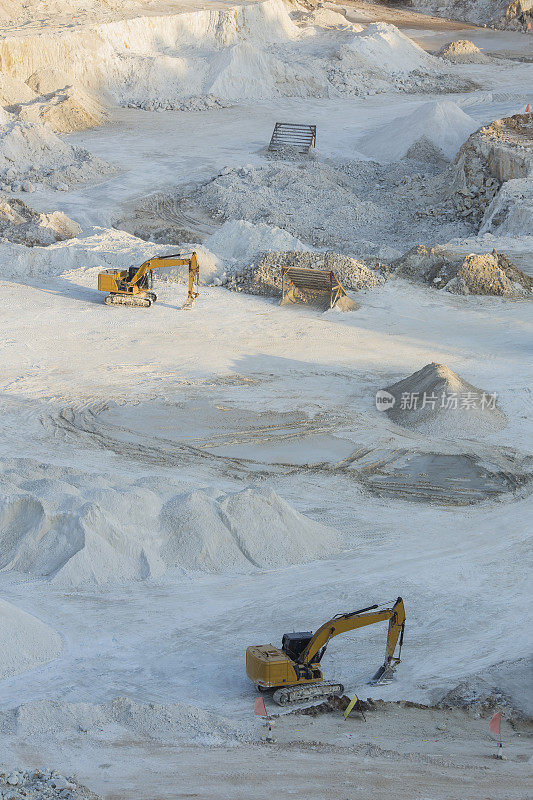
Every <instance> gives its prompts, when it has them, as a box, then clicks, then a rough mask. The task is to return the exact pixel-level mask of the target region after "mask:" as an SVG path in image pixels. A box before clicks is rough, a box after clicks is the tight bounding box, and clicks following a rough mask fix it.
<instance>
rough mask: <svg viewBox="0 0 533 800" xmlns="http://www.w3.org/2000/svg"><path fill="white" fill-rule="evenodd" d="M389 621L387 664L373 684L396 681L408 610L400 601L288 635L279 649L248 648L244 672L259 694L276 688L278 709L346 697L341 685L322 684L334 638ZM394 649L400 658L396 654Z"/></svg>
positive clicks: (374, 678) (270, 646) (339, 616)
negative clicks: (326, 656)
mask: <svg viewBox="0 0 533 800" xmlns="http://www.w3.org/2000/svg"><path fill="white" fill-rule="evenodd" d="M386 621H388V623H389V628H388V632H387V650H386V654H385V661H384V663H383V664H382V665H381V667H380V668H379V669H378V671H377V672H376V674H375V675H374V677H373V678H372V679H371V680H370V683H371V684H372V685H376V684H380V683H387V682H389V681H390V680H392V676H393V672H394V670H395V668H396V666H397V665H398V664H399V663H400V654H401V650H402V644H403V633H404V629H405V609H404V605H403V600H402V598H401V597H398V599H397V600H396V602H395V603H394V605H393V606H392V607H391V608H387V607H385V606H380V605H379V604H376V605H373V606H368V608H361V609H359V611H351V612H349V613H347V614H338V615H337V616H336V617H333V619H330V620H329V621H328V622H326V623H324V625H322V627H320V628H319V629H318V630H317V631H316V632H315V633H312V632H311V631H304V632H301V633H286V634H285V635H284V636H283V639H282V643H281V650H280V649H279V648H277V647H274V645H272V644H261V645H255V646H252V647H248V648H247V650H246V674H247V675H248V677H249V678H250V680H252V681H253V682H254V683H255V685H256V686H257V688H258V689H259V691H263V692H264V691H268V690H269V689H275V691H274V693H273V695H272V699H273V700H274V701H275V702H276V703H278V704H279V705H285V703H295V702H299V701H300V700H316V699H319V698H323V697H327V696H328V695H332V694H342V692H343V691H344V686H343V685H342V683H335V682H332V681H324V680H322V671H321V669H320V661H321V659H322V656H323V655H324V653H325V651H326V647H327V646H328V643H329V641H330V639H332V638H333V637H334V636H338V635H339V633H346V632H347V631H353V630H355V629H356V628H364V627H365V626H366V625H373V624H374V623H376V622H386ZM396 645H398V655H397V656H395V655H394V653H395V651H396Z"/></svg>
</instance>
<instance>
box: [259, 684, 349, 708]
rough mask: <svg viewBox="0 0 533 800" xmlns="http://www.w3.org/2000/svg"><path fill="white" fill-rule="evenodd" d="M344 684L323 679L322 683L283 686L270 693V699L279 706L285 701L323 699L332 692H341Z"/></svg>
mask: <svg viewBox="0 0 533 800" xmlns="http://www.w3.org/2000/svg"><path fill="white" fill-rule="evenodd" d="M343 692H344V686H343V685H342V683H336V682H335V681H323V682H322V683H308V684H306V685H303V686H298V684H296V686H284V687H283V688H282V689H277V690H276V691H275V692H274V694H273V695H272V699H273V700H274V702H275V703H277V704H278V705H280V706H284V705H286V704H287V703H299V702H301V701H305V700H325V699H326V698H327V697H330V696H331V695H332V694H339V695H340V694H342V693H343Z"/></svg>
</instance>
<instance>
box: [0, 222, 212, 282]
mask: <svg viewBox="0 0 533 800" xmlns="http://www.w3.org/2000/svg"><path fill="white" fill-rule="evenodd" d="M44 216H49V215H44ZM50 216H53V215H50ZM56 222H57V223H58V220H57V218H56ZM56 222H54V224H56ZM191 249H192V248H189V247H184V248H182V250H183V252H190V250H191ZM194 249H195V250H196V251H197V253H198V258H199V261H200V281H201V282H202V283H209V282H210V281H211V280H212V278H213V276H214V275H215V274H216V272H217V269H218V266H217V265H218V262H217V259H216V258H215V257H214V256H213V254H212V253H210V252H209V251H208V250H207V249H206V248H205V247H202V246H201V245H194ZM169 250H171V248H170V247H169V245H161V244H155V243H154V242H146V241H145V240H144V239H139V238H138V237H137V236H132V235H131V234H129V233H126V232H125V231H121V230H116V229H115V228H111V229H108V228H99V227H94V228H92V229H91V230H89V231H87V235H85V236H80V237H75V238H72V239H68V240H66V241H58V242H55V243H54V244H51V245H49V246H48V247H39V246H36V247H32V248H28V247H25V246H24V245H22V244H14V243H12V242H0V277H3V278H17V279H19V280H20V279H22V280H23V279H24V278H30V277H31V278H49V277H52V276H54V275H61V274H62V273H64V272H68V271H69V270H74V269H87V268H94V267H102V268H111V267H116V268H117V269H123V268H125V267H129V266H132V265H134V264H142V262H143V261H146V259H148V258H150V257H152V256H155V255H163V254H164V253H168V252H169ZM171 252H175V250H174V251H172V250H171ZM186 273H187V271H186V268H185V267H184V268H183V269H182V270H181V271H180V270H161V272H160V273H159V274H158V275H157V276H156V278H157V280H162V279H164V276H166V277H172V279H174V280H175V279H176V278H178V279H181V280H185V277H186ZM94 282H95V279H93V283H94Z"/></svg>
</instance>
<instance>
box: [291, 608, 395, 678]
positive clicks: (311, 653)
mask: <svg viewBox="0 0 533 800" xmlns="http://www.w3.org/2000/svg"><path fill="white" fill-rule="evenodd" d="M375 609H379V606H378V605H375V606H370V607H369V608H362V609H360V610H359V611H352V612H350V613H348V614H338V615H337V616H336V617H333V619H331V620H329V622H326V623H325V624H324V625H322V626H321V627H320V628H319V629H318V630H317V631H316V633H315V634H314V635H313V636H312V637H311V639H310V640H309V642H308V644H307V645H306V647H305V648H304V649H303V650H302V652H301V653H300V656H299V658H298V662H299V663H300V664H305V665H308V664H310V663H311V662H312V661H313V659H316V656H317V654H318V653H320V655H322V653H323V650H324V648H325V647H326V645H327V644H328V642H329V640H330V639H332V638H333V637H334V636H338V635H339V634H340V633H347V632H348V631H353V630H356V629H357V628H364V627H366V626H367V625H374V623H376V622H386V621H387V620H388V622H389V629H388V632H387V648H386V654H385V662H384V664H383V666H382V667H380V668H379V670H378V672H377V673H376V675H375V676H374V678H373V680H379V679H380V678H382V677H383V674H384V673H385V672H386V671H387V670H391V669H392V667H393V665H395V664H398V663H399V662H400V652H398V656H397V657H395V656H394V652H395V650H396V645H397V643H398V640H400V644H399V651H401V646H402V642H403V631H404V627H405V609H404V605H403V600H402V598H401V597H398V599H397V600H396V602H395V603H394V605H393V606H392V608H383V609H379V610H375ZM321 651H322V652H321ZM380 672H381V674H380V675H379V676H378V673H380Z"/></svg>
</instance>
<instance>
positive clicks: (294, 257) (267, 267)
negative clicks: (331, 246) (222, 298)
mask: <svg viewBox="0 0 533 800" xmlns="http://www.w3.org/2000/svg"><path fill="white" fill-rule="evenodd" d="M282 267H301V268H303V269H318V270H332V271H333V272H334V273H335V275H336V276H337V278H338V279H339V280H340V282H341V283H342V285H343V286H344V288H345V289H352V290H353V291H356V292H357V291H361V290H362V289H373V288H374V287H375V286H379V285H381V284H382V283H384V282H385V280H386V278H385V273H386V268H385V267H383V266H382V265H381V264H379V262H377V261H376V262H374V263H373V265H372V267H369V266H367V264H366V263H365V262H364V261H358V260H357V259H355V258H350V257H349V256H345V255H341V254H340V253H332V252H327V253H314V252H309V251H304V252H299V251H296V250H294V251H289V252H267V253H263V254H262V255H261V256H260V258H259V260H258V261H257V262H256V263H253V264H250V265H249V266H247V267H245V268H244V269H242V270H240V271H237V272H235V273H234V274H233V275H231V276H229V277H227V278H226V279H225V284H224V285H225V286H226V288H228V289H231V290H232V291H237V292H246V293H247V294H258V295H266V296H268V297H281V291H282V281H281V268H282Z"/></svg>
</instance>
